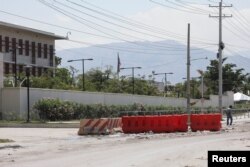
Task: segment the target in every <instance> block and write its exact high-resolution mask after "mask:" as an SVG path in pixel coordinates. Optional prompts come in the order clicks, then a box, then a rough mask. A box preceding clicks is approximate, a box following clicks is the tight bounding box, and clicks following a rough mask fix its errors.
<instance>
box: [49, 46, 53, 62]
mask: <svg viewBox="0 0 250 167" xmlns="http://www.w3.org/2000/svg"><path fill="white" fill-rule="evenodd" d="M53 55H54V48H53V45H50V46H49V63H50V66H53Z"/></svg>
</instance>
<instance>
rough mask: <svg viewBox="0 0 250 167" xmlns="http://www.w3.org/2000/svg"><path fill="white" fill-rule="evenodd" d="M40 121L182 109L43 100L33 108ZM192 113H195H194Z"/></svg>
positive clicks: (179, 111) (149, 113)
mask: <svg viewBox="0 0 250 167" xmlns="http://www.w3.org/2000/svg"><path fill="white" fill-rule="evenodd" d="M33 108H34V110H35V112H36V113H38V115H39V117H40V119H42V120H45V121H46V120H50V121H57V120H73V119H83V118H103V117H120V116H123V115H144V114H146V115H155V114H183V113H186V109H185V108H184V107H171V106H164V105H160V106H149V105H144V106H143V110H142V109H141V104H137V103H135V104H132V105H103V104H89V105H84V104H80V103H76V102H70V101H62V100H59V99H49V98H44V99H41V100H39V101H37V102H36V103H35V105H34V106H33ZM192 113H195V112H194V111H193V112H192Z"/></svg>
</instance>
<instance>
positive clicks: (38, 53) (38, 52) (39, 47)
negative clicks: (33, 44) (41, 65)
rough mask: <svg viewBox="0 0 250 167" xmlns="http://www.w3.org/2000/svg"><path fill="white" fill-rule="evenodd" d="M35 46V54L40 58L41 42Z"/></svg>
mask: <svg viewBox="0 0 250 167" xmlns="http://www.w3.org/2000/svg"><path fill="white" fill-rule="evenodd" d="M37 47H38V48H37V55H38V57H39V58H41V57H42V44H41V43H38V45H37Z"/></svg>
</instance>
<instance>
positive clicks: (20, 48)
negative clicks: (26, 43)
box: [18, 39, 23, 55]
mask: <svg viewBox="0 0 250 167" xmlns="http://www.w3.org/2000/svg"><path fill="white" fill-rule="evenodd" d="M18 46H19V54H20V55H22V54H23V40H22V39H19V40H18Z"/></svg>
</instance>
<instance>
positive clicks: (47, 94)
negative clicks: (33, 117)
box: [0, 88, 233, 119]
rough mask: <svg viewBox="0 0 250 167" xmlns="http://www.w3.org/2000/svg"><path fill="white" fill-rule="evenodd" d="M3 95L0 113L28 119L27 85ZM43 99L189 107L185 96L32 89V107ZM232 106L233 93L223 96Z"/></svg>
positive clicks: (212, 100)
mask: <svg viewBox="0 0 250 167" xmlns="http://www.w3.org/2000/svg"><path fill="white" fill-rule="evenodd" d="M13 94H15V96H13ZM2 97H3V98H2V106H1V107H0V113H2V115H3V119H12V118H11V117H13V116H15V117H16V118H19V119H26V117H27V88H3V89H2ZM42 98H58V99H61V100H68V101H74V102H77V103H81V104H85V105H87V104H91V105H92V104H93V105H94V104H102V105H133V104H134V103H141V104H144V105H148V106H161V105H165V106H166V105H167V106H173V107H181V108H182V107H186V99H185V98H173V97H167V98H164V97H157V96H143V95H131V94H118V93H102V92H82V91H69V90H53V89H36V88H31V89H30V108H31V107H32V106H33V105H34V104H35V103H36V102H37V101H39V100H40V99H42ZM193 101H195V102H197V103H196V105H195V107H200V106H201V104H200V100H195V99H194V100H191V102H193ZM229 105H233V93H228V94H227V95H225V96H223V106H225V107H228V106H229ZM216 106H218V96H210V100H205V102H204V107H216Z"/></svg>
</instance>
